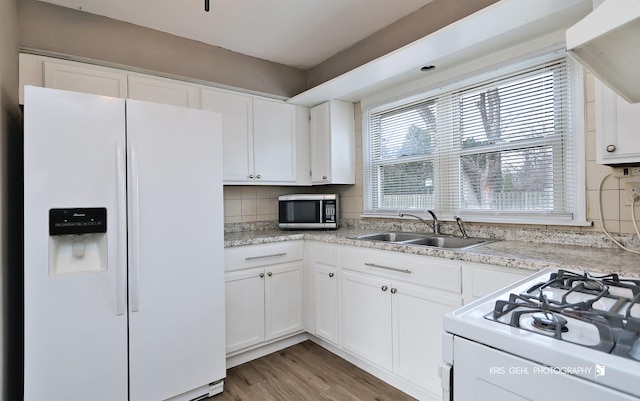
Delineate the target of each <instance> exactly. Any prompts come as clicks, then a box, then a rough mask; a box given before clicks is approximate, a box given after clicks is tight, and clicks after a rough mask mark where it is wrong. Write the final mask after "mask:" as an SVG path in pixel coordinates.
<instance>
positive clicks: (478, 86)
mask: <svg viewBox="0 0 640 401" xmlns="http://www.w3.org/2000/svg"><path fill="white" fill-rule="evenodd" d="M569 71H570V69H569V68H568V66H567V60H566V57H563V58H561V59H556V60H552V61H548V62H545V63H543V64H538V65H535V66H531V67H529V68H527V69H524V70H520V71H518V72H517V73H511V74H509V75H507V76H501V77H495V78H494V79H491V80H486V81H483V82H477V83H475V84H473V85H468V86H466V87H463V88H458V89H456V90H451V91H448V92H446V93H441V94H438V95H436V96H433V97H430V98H425V99H423V100H420V101H417V102H412V103H410V104H404V105H401V106H396V107H393V108H384V107H382V108H378V109H376V110H372V111H370V112H369V113H368V114H367V115H368V130H367V134H366V135H367V137H365V141H366V146H365V149H366V154H365V182H366V184H365V213H367V214H376V213H384V214H390V213H397V212H398V211H409V210H421V211H424V210H425V209H433V210H436V211H438V212H440V213H443V214H448V213H451V214H459V213H464V214H465V216H469V215H473V214H476V215H482V214H492V215H496V214H511V215H540V214H545V215H562V216H567V217H568V218H570V217H571V214H572V211H573V210H572V208H573V206H574V204H575V202H574V200H575V199H574V198H573V196H574V192H575V189H574V187H575V185H574V182H573V180H574V177H573V174H572V171H573V170H572V169H571V168H567V166H570V165H571V163H572V162H573V159H574V154H573V146H572V143H573V141H571V140H570V137H571V121H572V117H571V107H570V105H571V101H570V96H571V91H570V88H571V85H570V83H571V80H570V74H569Z"/></svg>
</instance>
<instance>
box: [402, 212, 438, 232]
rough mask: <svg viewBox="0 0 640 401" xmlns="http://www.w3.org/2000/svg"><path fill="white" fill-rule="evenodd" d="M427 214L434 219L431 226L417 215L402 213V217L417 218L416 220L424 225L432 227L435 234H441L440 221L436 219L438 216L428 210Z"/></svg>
mask: <svg viewBox="0 0 640 401" xmlns="http://www.w3.org/2000/svg"><path fill="white" fill-rule="evenodd" d="M427 213H429V214H430V215H431V218H432V219H433V225H431V224H429V222H428V221H426V220H425V219H423V218H422V217H420V216H417V215H415V214H411V213H400V217H404V216H411V217H415V218H416V219H418V220H420V221H421V222H423V223H424V224H426V225H428V226H429V227H431V228H432V229H433V233H434V234H440V220H438V218H437V217H436V214H435V213H434V212H433V211H432V210H427Z"/></svg>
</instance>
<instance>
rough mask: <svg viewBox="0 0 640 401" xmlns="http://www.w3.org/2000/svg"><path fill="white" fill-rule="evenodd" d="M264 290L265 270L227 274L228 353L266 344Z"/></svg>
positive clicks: (258, 269)
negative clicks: (262, 343) (264, 342)
mask: <svg viewBox="0 0 640 401" xmlns="http://www.w3.org/2000/svg"><path fill="white" fill-rule="evenodd" d="M264 287H265V280H264V269H262V268H257V269H251V270H244V271H239V272H231V273H227V274H226V276H225V300H226V304H225V309H226V314H225V316H226V330H227V332H226V341H227V343H226V344H227V353H231V352H234V351H237V350H240V349H243V348H247V347H250V346H252V345H256V344H260V343H261V342H263V341H264V338H265V334H264V333H265V330H264V323H265V318H264V317H265V301H264Z"/></svg>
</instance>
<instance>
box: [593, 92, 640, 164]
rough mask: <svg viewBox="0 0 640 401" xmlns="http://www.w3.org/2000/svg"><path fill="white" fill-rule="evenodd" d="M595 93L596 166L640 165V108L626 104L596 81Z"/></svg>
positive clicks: (637, 105) (639, 106)
mask: <svg viewBox="0 0 640 401" xmlns="http://www.w3.org/2000/svg"><path fill="white" fill-rule="evenodd" d="M595 90H596V158H597V161H598V163H601V164H621V163H637V162H640V141H639V140H638V125H640V104H632V103H628V102H627V101H626V100H624V99H623V98H621V97H620V96H618V95H616V93H615V92H614V91H613V90H611V89H610V88H609V87H607V86H606V85H604V84H603V83H602V82H600V81H599V80H598V79H595Z"/></svg>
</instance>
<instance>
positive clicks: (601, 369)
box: [596, 363, 606, 377]
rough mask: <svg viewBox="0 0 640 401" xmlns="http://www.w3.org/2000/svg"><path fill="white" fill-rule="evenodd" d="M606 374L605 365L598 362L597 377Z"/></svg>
mask: <svg viewBox="0 0 640 401" xmlns="http://www.w3.org/2000/svg"><path fill="white" fill-rule="evenodd" d="M605 374H606V371H605V367H604V365H600V364H599V363H596V377H600V376H604V375H605Z"/></svg>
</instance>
